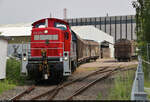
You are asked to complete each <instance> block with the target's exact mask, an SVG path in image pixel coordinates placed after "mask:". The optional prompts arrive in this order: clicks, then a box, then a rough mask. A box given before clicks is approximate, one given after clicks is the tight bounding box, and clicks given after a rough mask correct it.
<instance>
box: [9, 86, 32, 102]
mask: <svg viewBox="0 0 150 102" xmlns="http://www.w3.org/2000/svg"><path fill="white" fill-rule="evenodd" d="M34 89H35V85H32V86H31V87H29V88H28V89H26V90H25V91H23V92H21V93H19V94H18V95H16V96H15V97H13V98H11V99H10V100H11V101H14V100H17V99H19V98H21V97H22V96H24V95H25V94H27V93H30V92H31V91H32V90H34Z"/></svg>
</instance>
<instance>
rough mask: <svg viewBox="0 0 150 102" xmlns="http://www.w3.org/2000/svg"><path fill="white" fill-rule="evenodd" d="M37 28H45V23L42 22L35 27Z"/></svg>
mask: <svg viewBox="0 0 150 102" xmlns="http://www.w3.org/2000/svg"><path fill="white" fill-rule="evenodd" d="M35 28H45V22H41V23H38V24H36V25H35Z"/></svg>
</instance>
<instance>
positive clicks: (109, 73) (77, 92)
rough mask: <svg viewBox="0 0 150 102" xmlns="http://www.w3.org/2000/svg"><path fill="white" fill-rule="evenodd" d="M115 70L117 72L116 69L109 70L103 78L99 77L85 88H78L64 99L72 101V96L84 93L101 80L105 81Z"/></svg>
mask: <svg viewBox="0 0 150 102" xmlns="http://www.w3.org/2000/svg"><path fill="white" fill-rule="evenodd" d="M116 70H117V68H116V69H114V70H111V71H110V70H109V71H108V72H107V73H108V74H104V75H103V76H101V77H100V78H97V79H96V80H94V81H92V82H90V83H89V84H87V85H86V86H82V87H80V88H79V89H78V90H76V91H75V92H74V93H73V94H72V95H71V96H69V97H68V98H66V100H72V98H73V97H74V96H77V95H78V94H80V93H81V92H83V91H85V90H86V89H87V88H89V87H90V86H92V85H94V84H96V83H97V82H98V81H100V80H103V79H106V78H107V77H109V76H110V75H111V74H112V73H113V72H114V71H116Z"/></svg>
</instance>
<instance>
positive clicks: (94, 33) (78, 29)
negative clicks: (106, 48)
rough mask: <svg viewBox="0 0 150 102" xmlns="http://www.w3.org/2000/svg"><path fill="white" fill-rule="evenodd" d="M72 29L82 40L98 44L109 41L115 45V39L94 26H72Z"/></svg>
mask: <svg viewBox="0 0 150 102" xmlns="http://www.w3.org/2000/svg"><path fill="white" fill-rule="evenodd" d="M71 29H72V30H73V31H74V32H75V33H77V34H78V35H79V36H80V37H81V38H82V39H90V40H95V41H98V42H104V41H107V42H109V43H112V44H113V43H114V38H113V37H112V36H110V35H108V34H107V33H105V32H103V31H101V30H99V29H98V28H95V27H94V26H72V27H71Z"/></svg>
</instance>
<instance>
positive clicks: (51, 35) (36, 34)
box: [23, 18, 100, 81]
mask: <svg viewBox="0 0 150 102" xmlns="http://www.w3.org/2000/svg"><path fill="white" fill-rule="evenodd" d="M32 26H33V27H32V33H31V42H30V49H28V50H29V51H27V53H23V60H24V59H25V60H24V61H26V64H27V65H26V69H27V74H28V76H30V78H32V79H34V80H42V79H45V80H47V79H54V81H60V80H62V78H63V77H65V76H69V75H71V73H72V72H73V71H74V70H75V69H76V67H77V65H78V64H79V63H82V62H86V61H89V60H91V59H94V60H96V59H97V58H98V57H99V53H100V52H99V44H98V43H97V42H95V41H91V40H83V39H81V38H80V37H79V36H78V35H77V34H75V33H74V32H73V31H72V30H71V29H70V27H69V24H68V23H67V22H65V21H63V20H60V19H56V18H46V19H42V20H39V21H36V22H34V23H33V24H32Z"/></svg>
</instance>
